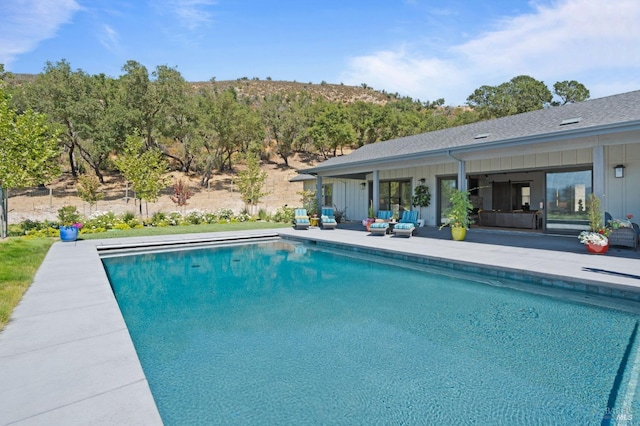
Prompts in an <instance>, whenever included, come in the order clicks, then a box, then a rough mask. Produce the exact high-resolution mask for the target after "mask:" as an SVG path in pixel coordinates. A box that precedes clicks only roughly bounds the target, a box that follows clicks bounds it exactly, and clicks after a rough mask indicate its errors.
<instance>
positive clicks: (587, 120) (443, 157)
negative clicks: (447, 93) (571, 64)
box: [301, 91, 640, 232]
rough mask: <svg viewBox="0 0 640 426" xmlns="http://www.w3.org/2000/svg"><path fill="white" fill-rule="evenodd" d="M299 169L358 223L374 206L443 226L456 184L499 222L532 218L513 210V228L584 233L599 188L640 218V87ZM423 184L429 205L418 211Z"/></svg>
mask: <svg viewBox="0 0 640 426" xmlns="http://www.w3.org/2000/svg"><path fill="white" fill-rule="evenodd" d="M301 173H304V174H307V175H313V176H315V177H316V179H315V182H314V181H308V180H307V181H305V188H306V189H316V190H318V200H319V203H320V204H321V205H335V206H336V207H338V208H339V209H344V208H347V212H348V219H351V220H360V219H362V218H364V217H366V216H367V210H368V207H369V205H370V204H371V203H372V204H373V207H374V210H375V211H377V210H391V209H394V208H395V209H400V210H403V209H419V210H420V217H421V219H422V220H423V221H424V222H425V224H426V225H431V226H436V225H439V224H440V223H442V216H443V214H442V212H443V210H444V209H446V207H447V204H448V193H449V192H448V191H450V189H451V188H455V187H458V188H461V189H470V190H471V195H472V202H473V204H474V206H475V207H476V210H477V211H481V214H482V215H483V216H482V219H485V221H490V220H495V218H492V217H491V213H490V212H496V214H498V213H499V214H500V216H505V215H503V214H502V213H505V212H508V213H523V212H531V213H530V214H532V215H535V216H534V218H535V219H534V221H533V222H529V221H524V222H523V221H521V220H514V221H513V222H512V221H511V220H510V219H508V216H509V215H506V216H507V219H505V220H507V221H508V222H509V224H508V225H507V226H513V227H531V226H533V227H541V228H542V229H544V230H545V231H552V232H558V231H560V232H562V231H568V232H574V231H575V230H580V229H585V227H586V225H587V223H588V219H587V215H586V212H585V205H586V199H587V197H588V196H589V194H590V193H592V192H593V193H595V194H597V195H598V196H600V197H601V200H602V206H603V208H604V210H606V211H608V212H610V213H611V214H612V215H613V217H624V215H626V214H633V215H635V217H636V218H640V91H634V92H629V93H622V94H619V95H614V96H609V97H604V98H599V99H593V100H588V101H585V102H580V103H574V104H569V105H564V106H557V107H550V108H546V109H542V110H538V111H533V112H528V113H524V114H518V115H513V116H509V117H503V118H499V119H494V120H489V121H483V122H477V123H473V124H468V125H465V126H460V127H454V128H449V129H444V130H438V131H434V132H429V133H423V134H418V135H414V136H408V137H403V138H399V139H393V140H389V141H384V142H379V143H375V144H370V145H366V146H363V147H361V148H359V149H357V150H356V151H353V152H352V153H350V154H348V155H344V156H340V157H334V158H331V159H329V160H327V161H325V162H323V163H321V164H319V165H317V166H315V167H311V168H308V169H305V170H301ZM421 183H422V184H424V185H427V186H428V187H429V188H430V192H431V194H432V198H431V204H430V205H429V206H428V207H422V208H420V207H413V206H411V196H412V194H413V191H414V189H415V187H416V186H417V185H419V184H421ZM511 216H514V215H513V214H512V215H511ZM532 223H533V225H532ZM487 224H488V225H490V223H485V225H487ZM500 226H504V222H503V224H502V225H500Z"/></svg>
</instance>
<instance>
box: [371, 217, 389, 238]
mask: <svg viewBox="0 0 640 426" xmlns="http://www.w3.org/2000/svg"><path fill="white" fill-rule="evenodd" d="M369 232H371V234H373V235H376V234H380V235H385V234H386V233H387V232H389V222H387V221H384V220H381V219H378V220H376V221H375V222H373V223H372V224H370V225H369Z"/></svg>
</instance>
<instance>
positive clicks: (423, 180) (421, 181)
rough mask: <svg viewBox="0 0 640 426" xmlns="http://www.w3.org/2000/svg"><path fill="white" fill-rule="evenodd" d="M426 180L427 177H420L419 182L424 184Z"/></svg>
mask: <svg viewBox="0 0 640 426" xmlns="http://www.w3.org/2000/svg"><path fill="white" fill-rule="evenodd" d="M426 181H427V180H426V179H425V178H421V179H418V182H420V185H424V183H425V182H426Z"/></svg>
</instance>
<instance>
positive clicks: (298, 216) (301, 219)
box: [293, 209, 310, 229]
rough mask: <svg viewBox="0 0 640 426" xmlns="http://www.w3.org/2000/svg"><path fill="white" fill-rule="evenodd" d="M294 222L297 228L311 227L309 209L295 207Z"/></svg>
mask: <svg viewBox="0 0 640 426" xmlns="http://www.w3.org/2000/svg"><path fill="white" fill-rule="evenodd" d="M294 215H295V217H294V219H293V220H294V223H295V228H296V229H309V225H310V223H309V215H308V214H307V209H295V211H294Z"/></svg>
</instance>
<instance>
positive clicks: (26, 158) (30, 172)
mask: <svg viewBox="0 0 640 426" xmlns="http://www.w3.org/2000/svg"><path fill="white" fill-rule="evenodd" d="M59 155H60V150H59V146H58V132H57V131H56V130H55V128H54V127H53V126H52V125H51V124H50V122H49V118H48V117H47V116H46V115H44V114H39V113H36V112H34V111H32V110H30V109H29V110H27V111H25V113H24V114H18V113H17V112H16V111H15V110H14V109H12V108H10V107H9V97H8V96H7V95H6V94H5V92H4V89H3V88H2V86H1V85H0V195H1V196H0V200H1V203H0V210H1V211H0V225H1V226H0V227H1V230H0V231H1V232H0V234H1V236H2V238H5V237H6V236H7V223H8V222H7V215H8V211H7V207H8V194H7V191H8V190H9V189H10V188H21V187H26V186H36V185H40V184H43V183H47V182H49V181H50V180H51V179H53V178H54V177H55V176H57V175H58V174H59V173H60V169H59V167H58V163H57V159H58V157H59Z"/></svg>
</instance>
